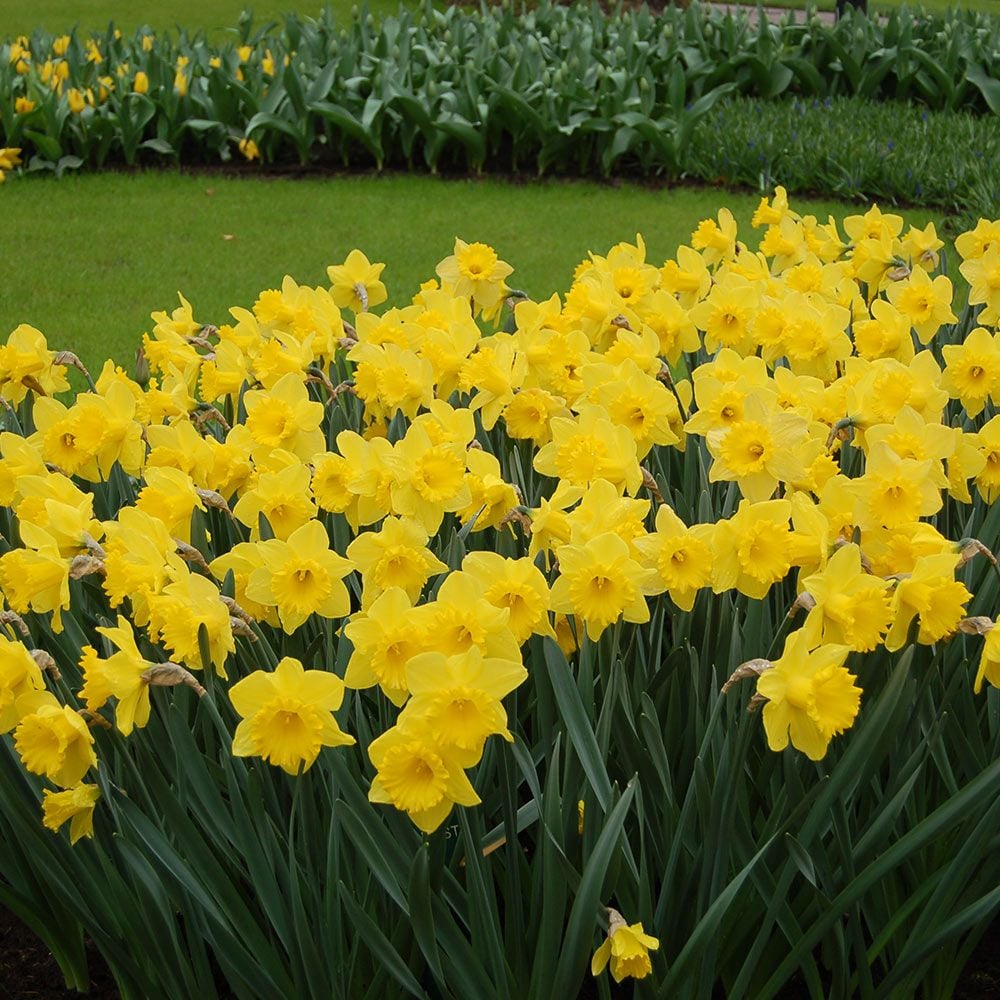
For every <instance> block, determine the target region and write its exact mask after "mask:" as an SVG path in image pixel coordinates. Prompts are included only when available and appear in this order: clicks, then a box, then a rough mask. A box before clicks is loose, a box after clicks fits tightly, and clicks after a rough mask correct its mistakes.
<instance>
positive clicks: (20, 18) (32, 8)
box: [0, 0, 400, 38]
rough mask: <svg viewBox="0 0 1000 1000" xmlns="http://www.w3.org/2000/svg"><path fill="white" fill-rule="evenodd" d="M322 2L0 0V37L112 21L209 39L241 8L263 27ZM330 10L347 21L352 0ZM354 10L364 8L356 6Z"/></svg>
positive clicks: (387, 0) (377, 7) (376, 2)
mask: <svg viewBox="0 0 1000 1000" xmlns="http://www.w3.org/2000/svg"><path fill="white" fill-rule="evenodd" d="M323 6H324V3H323V0H306V2H300V0H256V2H254V0H171V2H169V3H164V2H162V0H154V2H152V3H150V2H145V0H115V2H113V3H112V2H109V0H33V2H31V3H24V2H23V0H0V38H8V37H12V36H14V35H18V34H22V33H23V34H31V32H32V31H34V30H35V28H45V29H46V30H47V31H51V32H62V31H68V30H69V29H70V28H72V27H73V26H74V25H79V26H80V27H81V28H83V29H86V30H92V29H96V30H103V29H104V28H106V27H107V25H108V22H109V21H114V22H115V24H116V25H117V26H118V27H120V28H121V29H122V31H129V32H131V31H134V30H135V29H136V28H140V27H142V26H143V25H149V26H151V27H152V28H155V29H156V30H158V31H164V30H167V29H174V28H176V27H177V26H178V25H180V26H182V27H184V28H187V29H195V28H203V29H205V30H206V31H208V32H209V33H210V34H211V35H213V36H214V37H219V36H220V35H222V34H223V33H224V32H225V30H226V29H227V28H232V27H233V26H234V25H235V24H236V19H237V18H238V17H239V15H240V11H242V10H243V9H244V8H245V7H247V8H249V9H250V10H252V11H253V13H254V22H255V23H258V24H263V23H265V22H266V21H268V20H270V19H272V18H280V17H281V15H282V14H283V13H286V12H287V11H290V10H295V11H297V12H298V13H300V14H307V15H310V16H315V15H317V14H319V12H320V10H321V9H322V8H323ZM329 6H331V7H332V8H333V11H334V13H335V14H336V15H337V17H338V18H339V19H347V18H349V17H350V14H351V8H352V6H354V0H330V3H329ZM358 6H363V4H361V3H359V4H358ZM399 6H400V4H399V0H368V3H367V7H368V10H370V11H372V12H373V13H376V14H384V13H396V11H398V10H399Z"/></svg>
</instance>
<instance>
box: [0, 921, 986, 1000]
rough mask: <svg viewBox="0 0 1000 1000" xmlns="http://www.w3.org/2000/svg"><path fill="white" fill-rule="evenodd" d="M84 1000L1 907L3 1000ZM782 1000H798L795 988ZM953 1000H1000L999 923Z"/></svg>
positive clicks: (97, 988)
mask: <svg viewBox="0 0 1000 1000" xmlns="http://www.w3.org/2000/svg"><path fill="white" fill-rule="evenodd" d="M87 958H88V960H89V969H90V991H89V993H88V994H87V995H88V996H89V997H91V998H93V1000H118V990H117V988H116V987H115V983H114V979H113V978H112V976H111V973H110V972H109V971H108V967H107V965H106V964H105V962H104V960H103V958H102V957H101V955H100V953H99V952H98V951H97V950H96V948H94V947H93V946H92V945H89V946H88V949H87ZM585 995H586V994H585ZM594 995H596V991H595V993H594ZM615 995H621V996H625V995H626V993H621V994H618V993H617V992H616V993H615ZM803 995H804V994H803ZM80 996H81V994H79V993H77V992H75V991H73V990H67V989H66V984H65V981H64V980H63V976H62V973H61V972H60V971H59V966H58V965H57V964H56V962H55V959H53V958H52V956H51V955H50V954H49V953H48V951H46V949H45V946H44V945H43V944H42V942H41V941H40V940H39V939H38V938H37V937H36V936H35V935H34V933H33V932H32V931H31V930H29V929H28V928H27V927H25V926H24V924H22V923H21V922H20V921H19V920H18V919H17V918H16V917H15V916H14V915H13V914H11V913H10V912H9V911H7V910H6V909H4V908H3V907H2V906H0V1000H77V998H79V997H80ZM782 996H785V997H787V998H788V1000H794V998H795V997H796V993H795V990H794V987H793V988H792V989H791V990H790V991H786V992H785V993H783V994H782ZM951 1000H1000V922H994V924H993V926H992V927H991V928H990V930H989V931H988V932H987V933H986V934H985V935H984V936H983V939H982V941H980V942H979V946H978V947H977V948H976V950H975V952H974V953H973V955H972V958H971V959H970V960H969V964H968V966H966V969H965V972H964V973H963V975H962V978H961V979H960V980H959V982H958V986H957V988H956V989H955V993H954V994H953V996H952V998H951Z"/></svg>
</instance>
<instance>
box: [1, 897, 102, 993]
mask: <svg viewBox="0 0 1000 1000" xmlns="http://www.w3.org/2000/svg"><path fill="white" fill-rule="evenodd" d="M87 964H88V969H89V972H90V992H89V994H88V996H90V997H93V998H94V1000H118V990H117V988H116V987H115V981H114V978H113V977H112V975H111V973H110V972H109V971H108V967H107V964H106V963H105V961H104V959H103V958H102V957H101V955H100V953H99V952H98V951H97V949H96V948H95V947H94V946H93V945H91V944H88V946H87ZM80 996H81V994H79V993H77V992H76V991H75V990H67V989H66V981H65V980H64V979H63V974H62V973H61V972H60V971H59V966H58V965H57V964H56V960H55V959H54V958H53V957H52V956H51V955H50V954H49V952H48V950H47V949H46V947H45V945H44V944H42V942H41V941H40V940H39V939H38V938H37V937H36V936H35V934H34V932H33V931H31V930H29V929H28V928H27V927H25V925H24V924H22V923H21V921H20V920H18V919H17V917H15V916H14V915H13V914H12V913H11V912H10V911H9V910H7V909H5V908H4V907H3V906H0V1000H67V998H79V997H80Z"/></svg>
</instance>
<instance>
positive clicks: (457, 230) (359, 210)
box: [0, 173, 935, 366]
mask: <svg viewBox="0 0 1000 1000" xmlns="http://www.w3.org/2000/svg"><path fill="white" fill-rule="evenodd" d="M757 201H758V199H757V197H755V196H752V195H748V194H740V195H737V194H731V193H727V192H724V191H715V190H709V189H677V190H669V191H668V190H652V189H649V188H642V187H637V186H631V185H626V184H622V185H620V186H616V187H610V186H602V185H597V184H590V183H581V182H567V183H562V182H545V183H539V184H530V185H514V184H508V183H504V182H501V181H466V180H453V181H443V180H437V179H434V178H430V177H406V176H391V177H350V178H331V179H316V180H298V181H296V180H265V179H252V178H232V177H230V178H222V177H211V176H190V175H178V174H174V173H148V174H145V175H136V176H128V175H122V174H92V175H84V176H79V177H67V178H65V179H63V180H62V181H53V180H50V179H42V178H37V179H27V180H21V181H11V182H10V183H8V184H5V185H4V186H3V187H2V188H0V215H2V217H3V219H4V222H5V228H6V232H7V233H8V234H10V235H11V236H12V237H13V243H12V245H11V251H10V253H11V256H10V257H9V258H8V260H9V261H10V265H9V266H8V267H7V268H5V271H6V273H5V280H4V281H3V282H2V283H0V338H2V337H5V336H6V334H7V333H8V332H9V331H10V330H11V329H13V328H14V326H16V325H17V324H18V323H31V324H33V325H34V326H37V327H38V328H39V329H41V330H43V331H44V332H45V333H46V335H47V336H48V338H49V341H50V343H51V344H52V345H54V346H58V347H60V348H68V349H72V350H75V351H77V352H78V353H79V354H81V355H82V356H83V357H84V359H85V360H86V362H87V363H88V364H89V365H91V366H99V364H100V362H101V361H102V360H103V359H104V358H105V357H107V356H109V355H110V356H112V357H114V358H116V359H117V360H119V361H121V362H128V363H129V365H131V359H132V357H133V355H134V351H135V347H136V346H137V344H138V342H139V337H140V335H141V334H142V333H143V331H145V330H148V329H150V324H149V322H148V319H149V314H150V312H151V311H152V310H155V309H164V308H171V307H172V306H173V305H174V304H175V303H176V301H177V300H176V293H177V292H178V291H183V292H184V294H185V295H186V296H187V297H188V298H189V299H190V300H191V301H192V302H193V304H194V306H195V316H196V318H198V319H200V320H202V321H203V322H206V323H208V322H211V323H220V322H225V321H226V320H227V319H228V316H227V310H228V308H229V306H231V305H244V306H250V305H252V304H253V301H254V299H255V297H256V295H257V293H258V292H259V291H260V290H261V289H264V288H268V287H274V286H276V285H278V284H279V283H280V282H281V279H282V277H283V275H285V274H291V275H292V276H293V277H294V278H295V279H296V280H298V281H300V282H305V283H309V284H313V285H315V284H320V283H325V282H326V266H327V265H328V264H333V263H339V262H340V261H342V260H343V259H344V257H345V256H346V255H347V253H348V251H349V250H351V249H352V248H353V247H360V248H361V249H363V250H364V251H365V252H366V253H367V254H368V255H369V256H370V257H371V258H372V259H373V260H380V261H385V262H387V264H388V267H387V268H386V271H385V274H384V276H383V277H384V279H385V280H386V283H387V285H388V287H389V292H390V295H391V297H392V301H394V302H395V303H401V302H404V301H407V300H408V299H409V296H410V295H411V294H412V293H413V292H414V291H415V290H416V288H417V285H418V283H419V282H420V281H422V280H425V279H427V278H429V277H432V276H433V273H434V266H435V264H436V263H437V262H438V261H439V260H440V259H441V258H442V257H445V256H447V255H448V254H449V253H450V252H451V249H452V246H453V244H454V238H455V236H461V237H462V238H463V239H465V240H469V241H472V240H483V241H485V242H489V243H491V244H493V245H494V246H496V248H497V249H498V250H499V252H500V253H501V255H502V256H503V257H504V258H505V259H506V260H508V261H509V262H510V263H511V264H512V265H513V266H514V268H515V273H514V276H513V278H512V279H511V280H512V282H513V284H514V286H515V287H520V288H523V289H525V290H526V291H527V292H529V293H530V294H531V295H533V296H535V297H538V296H544V295H549V294H551V293H552V292H553V291H556V290H565V288H566V287H567V286H568V285H569V283H570V280H571V275H572V271H573V267H574V266H575V265H576V263H577V262H578V261H579V260H580V259H581V258H582V257H584V256H585V255H586V252H587V251H588V250H595V251H597V252H601V251H604V250H607V248H608V247H609V246H611V245H612V244H613V243H615V242H617V241H619V240H622V239H632V238H634V236H635V234H636V232H637V231H641V232H642V233H643V235H644V236H645V238H646V241H647V244H648V246H649V255H650V259H651V260H653V261H654V262H655V263H657V264H658V263H661V262H662V261H663V259H664V258H665V257H666V256H668V255H669V254H671V253H672V252H673V250H674V248H675V247H676V246H677V244H678V243H681V242H686V241H687V240H688V239H689V237H690V233H691V231H692V229H693V228H694V227H695V225H696V224H697V223H698V221H699V220H700V219H702V218H704V217H706V216H708V215H713V214H714V213H715V212H716V211H717V209H718V208H719V207H720V206H721V205H724V204H725V205H728V206H729V207H730V208H731V209H732V210H733V211H734V213H735V214H736V216H737V218H738V220H739V221H740V225H741V232H743V234H744V238H745V239H747V240H748V241H749V240H752V239H753V236H754V233H753V230H750V229H749V219H750V215H751V214H752V212H753V209H754V208H755V207H756V205H757ZM793 204H794V205H797V206H798V208H799V209H800V210H803V211H805V210H808V211H810V212H813V213H815V214H817V215H819V216H821V217H822V218H824V219H825V218H826V216H827V214H828V213H833V214H834V215H836V216H838V217H843V216H844V215H845V214H851V213H852V212H855V211H857V210H858V209H856V208H852V207H849V206H845V205H843V204H838V203H835V202H807V201H793ZM907 218H908V219H910V220H911V221H913V222H916V223H917V224H923V223H924V222H925V221H928V220H930V219H933V218H935V213H933V212H929V211H915V212H910V213H907ZM14 234H16V236H15V235H14ZM226 236H231V237H232V239H225V238H224V237H226Z"/></svg>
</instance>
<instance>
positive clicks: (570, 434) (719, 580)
mask: <svg viewBox="0 0 1000 1000" xmlns="http://www.w3.org/2000/svg"><path fill="white" fill-rule="evenodd" d="M754 223H755V225H757V226H759V227H760V228H762V229H763V230H764V232H763V233H762V236H761V239H760V249H759V251H757V252H753V251H751V250H749V249H748V248H747V247H746V246H745V245H744V244H743V243H741V242H739V239H738V235H739V234H738V233H737V231H736V225H735V223H734V221H733V219H732V216H731V215H730V214H729V213H728V212H727V211H726V210H725V209H723V210H721V211H720V212H719V214H718V217H717V219H714V220H706V221H704V222H703V223H701V225H700V226H699V227H698V229H697V230H696V231H695V233H694V234H692V239H691V246H686V247H680V248H678V251H677V254H676V255H675V257H674V258H672V259H670V260H668V261H666V262H665V263H664V264H663V265H662V266H656V265H654V264H651V263H650V262H648V261H647V260H646V253H645V247H644V245H643V242H642V240H641V238H637V239H636V241H635V242H634V243H621V244H619V245H617V246H615V247H613V248H612V249H611V250H610V251H609V252H608V253H607V254H606V255H604V256H598V255H595V254H591V255H590V256H589V257H588V258H587V259H586V260H585V261H583V262H582V263H581V264H580V266H579V267H578V269H577V272H576V276H575V279H574V282H573V285H572V287H571V288H570V289H569V290H568V292H567V294H566V296H565V298H564V299H562V298H560V297H559V296H553V298H552V299H550V300H548V301H546V302H540V303H539V302H532V301H529V300H527V299H526V298H525V297H524V296H523V295H522V294H520V293H518V292H516V291H514V290H512V281H513V278H512V269H511V267H510V266H509V265H508V264H506V263H505V262H504V261H503V260H501V259H500V258H499V257H498V255H497V253H496V252H495V251H494V250H493V249H492V248H490V247H487V246H485V245H483V244H479V243H471V244H468V243H465V242H463V241H462V240H457V241H456V244H455V251H454V254H453V255H451V256H450V257H448V258H447V259H445V260H444V261H442V262H441V263H440V264H439V265H438V268H437V276H436V278H434V279H432V280H431V281H429V282H427V283H426V284H425V285H423V286H422V287H421V289H420V290H419V291H418V292H417V293H416V294H415V295H414V297H413V300H412V303H411V305H409V306H407V307H405V308H402V309H380V308H379V307H380V306H382V305H383V303H384V302H385V301H386V297H387V296H386V288H385V285H384V283H383V280H382V278H383V274H382V272H383V265H382V264H378V263H371V262H370V261H369V260H368V259H367V257H365V256H364V254H362V253H361V252H360V251H353V252H352V253H351V254H349V255H348V257H347V258H346V260H345V261H344V262H343V263H341V264H339V265H336V266H332V267H331V268H330V269H329V278H330V285H329V287H323V288H309V287H305V286H300V285H298V284H296V283H295V282H294V281H293V280H292V279H291V278H286V279H285V281H284V283H283V284H282V287H281V288H280V289H272V290H268V291H265V292H262V293H261V295H260V297H259V298H258V300H257V302H256V303H255V304H254V305H253V308H252V309H242V308H234V309H233V310H232V316H231V319H232V322H230V323H227V324H222V325H219V326H214V325H206V324H204V323H203V322H201V321H200V320H196V319H195V318H194V310H193V308H192V306H191V305H190V304H189V303H187V302H186V301H185V300H183V299H182V300H181V304H180V306H179V307H178V308H177V309H175V310H174V311H173V312H172V313H167V312H158V313H154V314H153V317H152V318H153V324H154V325H153V327H152V331H151V333H149V334H147V335H146V336H145V337H144V338H143V359H142V360H143V363H142V369H143V370H142V371H141V372H139V373H138V380H133V379H132V378H131V377H130V376H129V375H128V374H126V373H125V372H124V371H122V370H121V369H116V368H115V367H114V366H113V365H112V364H110V363H109V364H108V365H106V366H105V368H104V369H103V371H102V372H101V373H100V374H99V376H98V378H97V379H96V381H93V382H92V383H91V384H90V388H89V390H87V391H83V392H80V393H77V394H76V395H74V396H71V397H69V398H65V394H66V391H67V390H68V388H69V383H68V378H67V376H68V373H69V369H70V368H71V367H78V368H82V366H81V365H80V364H79V362H78V361H77V359H76V358H75V356H74V355H72V354H71V353H68V352H55V351H53V350H51V349H50V348H49V346H48V344H47V343H46V341H45V338H44V337H43V335H42V334H41V333H40V332H38V331H37V330H34V329H33V328H31V327H29V326H22V327H19V328H18V329H17V330H15V331H14V332H13V333H12V334H11V336H10V337H9V338H8V341H7V343H6V345H5V346H4V347H2V348H0V393H2V398H3V399H4V401H5V403H6V407H5V409H6V416H5V420H6V425H7V430H6V431H4V432H3V433H2V434H0V454H2V459H0V488H2V493H0V502H2V503H3V505H4V506H3V508H2V509H0V526H2V529H3V538H4V551H3V553H2V554H0V587H2V589H3V593H4V596H5V598H6V602H7V606H8V609H9V610H5V611H4V612H3V614H2V622H3V626H4V628H5V629H6V634H5V635H4V636H2V637H0V721H2V723H3V726H2V729H3V731H4V732H5V733H6V734H7V735H6V736H5V738H4V742H3V750H2V751H0V768H2V778H0V838H2V839H0V844H2V845H3V846H2V849H3V853H4V865H3V866H2V874H0V901H3V902H4V903H6V904H7V905H8V906H10V907H11V908H12V909H14V911H15V912H16V913H18V914H19V915H20V916H21V917H22V918H25V919H27V920H28V921H29V922H30V923H31V924H32V926H34V927H36V928H37V929H38V930H39V931H40V932H41V933H42V934H43V936H44V937H45V940H46V942H47V943H48V944H49V945H50V947H51V948H52V949H53V951H54V953H55V954H56V956H57V958H58V959H59V961H60V964H61V965H62V967H63V969H64V971H65V972H66V974H67V978H68V981H69V982H70V983H75V984H80V983H84V982H86V977H85V965H84V963H85V959H84V953H83V948H82V937H81V927H83V928H85V929H86V931H87V933H88V934H89V935H90V936H91V937H92V938H93V941H94V943H95V944H96V946H97V947H98V948H99V949H100V950H101V951H102V953H103V954H104V955H105V957H106V958H107V960H108V962H109V965H110V967H111V969H112V972H113V973H114V975H115V977H116V979H117V981H118V983H119V987H120V989H121V990H122V994H123V996H147V995H152V994H163V993H168V994H170V995H178V996H213V995H216V992H217V989H218V984H219V982H220V981H224V982H225V983H226V984H227V987H228V988H229V989H231V990H232V991H233V993H234V994H235V995H237V996H241V997H244V996H245V997H258V996H260V997H266V996H276V995H289V996H317V997H319V996H330V995H345V996H355V995H366V994H368V993H370V994H371V995H373V996H374V995H386V994H394V993H397V992H398V993H399V994H401V995H418V996H420V995H424V994H425V992H441V993H445V994H449V993H455V994H457V995H460V996H509V995H512V994H514V993H520V994H522V995H523V994H525V993H527V994H528V995H530V996H537V997H549V996H572V995H576V993H577V991H578V989H579V986H580V983H581V982H582V980H583V978H584V976H585V975H586V974H587V969H588V964H591V971H592V972H593V974H595V975H598V976H602V977H603V976H605V975H606V973H605V972H604V971H603V970H604V969H605V968H608V969H610V974H611V975H612V976H614V977H615V978H616V979H622V978H626V977H631V978H636V979H642V980H644V981H648V982H649V983H652V984H653V985H652V987H651V989H652V991H653V992H655V993H656V994H657V995H659V996H664V997H666V996H673V995H677V994H678V991H680V992H690V991H694V990H697V989H698V988H699V987H700V988H708V987H710V986H712V985H715V984H721V985H722V986H723V987H724V988H725V989H726V990H727V992H729V993H732V994H733V995H740V994H742V993H744V992H747V993H749V994H750V995H765V994H770V993H772V992H773V991H774V990H776V989H777V988H778V987H780V986H781V985H782V984H783V983H784V982H786V981H788V979H789V978H790V977H792V976H793V975H799V976H801V977H802V981H803V982H804V983H805V984H806V986H807V988H808V989H809V991H810V992H811V993H812V994H813V995H819V994H820V993H823V995H829V996H847V995H852V994H854V993H856V992H857V993H861V994H868V995H871V994H872V993H873V991H874V990H876V989H878V990H879V991H882V992H884V991H887V990H891V989H894V988H896V989H899V990H901V991H903V992H906V991H907V990H910V989H913V988H915V984H916V983H918V982H919V983H922V984H924V985H926V984H928V983H932V984H937V985H938V986H940V987H941V988H942V989H943V990H946V989H947V987H948V984H949V983H951V982H953V981H954V978H955V977H956V976H957V975H958V972H959V971H960V970H961V967H962V964H963V960H964V957H965V954H966V951H967V950H968V949H969V948H971V947H972V946H973V945H974V944H975V940H976V938H977V936H978V935H979V934H981V933H982V931H983V930H984V928H985V927H986V925H987V923H988V920H989V917H990V915H991V914H992V913H995V912H996V909H997V898H996V897H997V893H996V890H995V888H994V887H995V885H996V883H997V875H998V867H997V866H998V861H997V859H996V857H995V852H994V851H992V850H991V838H992V837H993V835H994V830H995V824H996V817H997V813H998V810H1000V805H998V802H1000V799H998V797H997V791H998V790H1000V761H998V756H997V749H998V740H1000V730H998V727H997V724H996V718H997V716H996V707H997V701H996V697H997V695H996V692H995V691H994V690H992V686H993V685H996V684H997V682H998V681H1000V666H998V664H1000V652H998V650H997V648H996V641H997V640H996V637H998V636H1000V630H996V629H995V628H994V615H995V608H996V604H997V599H998V595H1000V583H998V580H1000V574H998V572H997V569H996V560H995V558H994V557H993V555H992V553H991V552H990V549H991V548H993V547H994V546H995V540H996V537H997V525H998V518H1000V515H998V514H997V510H996V509H995V508H993V507H992V506H991V504H992V503H993V501H994V500H995V499H996V498H997V496H998V495H1000V416H998V415H996V409H995V408H996V403H997V400H998V399H1000V338H998V334H997V333H996V328H997V326H998V320H1000V278H998V275H1000V222H992V223H991V222H988V221H985V220H984V221H982V222H980V224H979V225H978V226H977V227H976V229H975V230H973V231H972V232H970V233H966V234H964V235H963V236H961V237H960V238H959V239H958V241H957V243H956V249H957V253H958V256H959V258H960V260H961V263H960V265H959V267H958V272H959V273H960V274H961V276H962V278H963V279H964V283H963V284H962V285H961V288H962V291H961V293H960V296H959V297H958V299H957V300H956V297H955V290H954V285H953V282H952V279H951V278H949V277H948V276H947V274H945V273H942V272H943V270H944V268H945V265H946V262H947V257H946V256H945V253H946V251H945V250H944V247H943V245H942V243H941V241H940V240H938V239H937V237H936V234H935V233H934V230H933V227H932V226H929V227H927V228H926V229H925V230H914V229H910V230H909V231H908V232H906V233H903V232H902V220H901V219H899V218H898V217H896V216H892V215H887V214H882V213H881V212H880V211H879V210H878V209H877V208H872V209H871V211H869V212H868V213H866V214H865V215H863V216H860V215H859V216H854V217H851V218H849V219H848V220H846V222H845V224H844V229H845V233H844V234H841V233H840V232H838V230H837V227H836V226H835V225H834V224H833V223H832V222H830V223H825V224H823V223H820V222H818V220H816V219H814V218H811V217H805V218H803V217H801V216H799V215H798V214H796V213H795V212H794V211H793V210H791V209H790V208H789V206H788V204H787V199H786V198H785V193H784V191H782V190H781V189H779V190H778V192H777V193H776V195H775V197H774V199H773V200H764V201H763V202H762V203H761V206H760V208H759V209H758V212H757V213H756V215H755V219H754ZM950 273H952V274H953V275H955V279H956V281H958V280H959V279H958V275H957V274H956V273H955V270H954V267H953V268H952V269H951V272H950ZM953 308H954V309H955V310H957V314H956V312H953V311H952V310H953ZM83 374H84V377H85V378H87V379H88V380H89V379H90V376H89V373H83ZM60 396H62V397H63V398H65V401H63V399H60ZM745 708H749V709H750V711H749V712H747V711H745ZM45 827H48V828H49V830H52V831H59V830H61V829H66V831H67V832H66V833H58V834H57V835H55V836H53V834H52V833H51V832H49V831H48V830H46V829H45ZM123 941H124V942H127V943H128V945H129V947H128V948H127V949H123V948H122V947H121V944H122V942H123ZM592 954H593V960H592V962H591V955H592ZM181 956H182V959H181V958H180V957H181ZM600 982H602V983H603V982H604V980H603V978H602V979H601V980H600ZM600 988H601V989H602V990H603V989H604V987H603V986H601V987H600Z"/></svg>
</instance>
